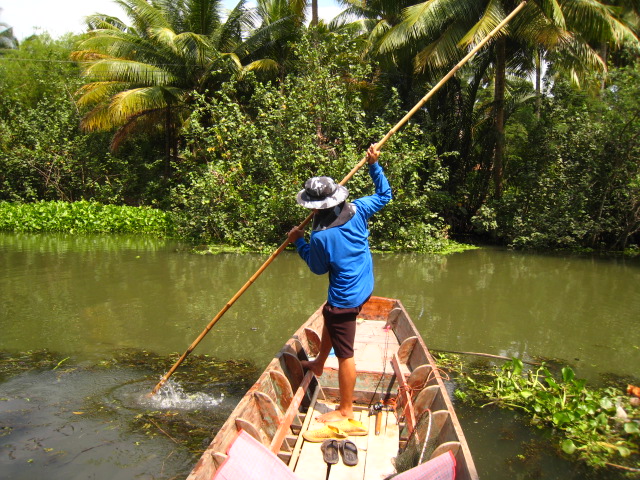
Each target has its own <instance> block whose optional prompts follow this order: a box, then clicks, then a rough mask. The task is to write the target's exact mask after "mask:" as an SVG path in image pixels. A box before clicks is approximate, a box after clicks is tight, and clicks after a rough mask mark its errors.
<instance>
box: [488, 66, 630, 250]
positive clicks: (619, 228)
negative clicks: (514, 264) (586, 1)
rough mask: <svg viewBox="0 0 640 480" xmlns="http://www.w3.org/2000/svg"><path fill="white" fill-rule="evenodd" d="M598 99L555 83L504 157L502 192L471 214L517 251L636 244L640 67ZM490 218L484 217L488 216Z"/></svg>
mask: <svg viewBox="0 0 640 480" xmlns="http://www.w3.org/2000/svg"><path fill="white" fill-rule="evenodd" d="M610 81H611V85H610V87H609V88H608V89H606V90H605V91H604V92H603V93H602V96H601V97H600V98H589V97H588V96H586V95H584V94H581V93H579V92H575V91H573V90H572V89H571V88H570V87H568V86H567V85H565V84H563V83H562V82H557V84H556V85H555V87H554V97H553V99H552V101H551V103H550V105H549V106H548V109H547V111H546V113H545V115H544V116H543V119H542V122H540V123H539V124H538V126H537V127H534V128H533V129H532V130H531V131H529V136H528V138H527V139H526V140H525V141H524V142H523V143H522V145H519V146H518V145H516V146H514V149H515V151H516V153H515V155H513V156H512V157H511V158H510V161H511V162H512V163H511V165H510V166H509V183H508V185H509V186H508V188H507V190H506V191H505V194H504V196H503V198H502V199H500V200H499V201H496V202H491V203H489V204H488V205H487V209H486V210H485V211H484V212H480V213H479V215H477V217H476V223H477V225H478V226H481V224H482V223H483V221H484V222H485V223H486V221H487V219H489V218H490V217H491V215H494V216H495V218H496V219H497V225H494V227H495V230H494V233H495V234H496V235H497V236H499V237H501V238H503V239H504V240H505V241H506V242H507V243H509V244H511V245H512V246H515V247H521V248H580V247H589V248H595V249H615V250H624V249H625V248H627V247H631V246H632V245H634V244H638V243H639V242H640V236H639V232H640V180H639V179H640V162H639V161H638V159H640V137H639V136H638V134H637V132H638V131H640V115H638V111H639V109H640V95H639V93H640V90H639V89H638V88H639V87H638V85H640V67H636V68H626V69H623V70H617V71H613V72H612V73H611V78H610ZM487 215H489V216H487Z"/></svg>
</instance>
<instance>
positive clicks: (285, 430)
mask: <svg viewBox="0 0 640 480" xmlns="http://www.w3.org/2000/svg"><path fill="white" fill-rule="evenodd" d="M322 324H323V319H322V307H320V308H319V309H318V310H317V311H316V312H315V313H314V314H313V315H311V317H309V319H308V320H307V321H306V322H305V323H304V324H303V325H302V326H301V327H300V328H299V329H298V330H297V331H296V332H295V334H294V335H293V336H292V337H291V338H290V339H289V340H288V341H287V342H286V344H285V345H284V347H283V348H282V350H281V351H280V352H278V354H277V355H276V356H275V357H274V359H273V360H272V361H271V362H270V363H269V365H268V366H267V368H266V369H265V371H264V372H263V373H262V375H261V376H260V378H259V379H258V380H257V381H256V383H255V384H254V385H253V386H252V387H251V388H250V389H249V391H248V392H247V393H246V395H245V396H244V397H243V398H242V400H241V401H240V402H239V403H238V405H237V406H236V408H235V409H234V410H233V412H232V413H231V415H230V416H229V418H228V419H227V421H226V422H225V423H224V425H223V426H222V427H221V428H220V430H219V431H218V433H217V435H216V437H215V438H214V439H213V441H212V442H211V444H210V445H209V447H208V448H207V449H206V450H205V452H204V453H203V455H202V456H201V458H200V460H199V461H198V463H197V464H196V465H195V467H194V468H193V470H192V471H191V473H190V475H189V477H188V480H205V479H206V480H209V479H211V478H213V476H214V473H215V471H216V469H217V468H218V467H219V466H220V465H221V463H222V462H223V461H224V459H225V458H226V452H227V451H228V449H229V447H230V444H231V443H232V442H233V441H234V439H235V438H236V436H237V433H238V431H239V430H240V429H244V430H245V431H246V432H247V433H249V434H250V435H251V436H252V437H254V438H256V439H257V440H259V441H260V442H261V443H262V444H263V445H266V446H267V447H269V448H270V449H271V451H272V452H274V453H275V454H277V455H278V457H279V458H280V459H281V460H282V461H283V462H285V463H286V464H287V465H288V466H289V468H290V469H291V470H293V471H294V472H295V473H296V474H297V475H298V476H299V477H300V478H303V479H305V480H313V479H319V480H325V479H326V478H328V479H330V480H338V479H342V478H345V479H346V478H348V479H363V480H369V479H384V478H387V477H389V476H391V475H393V474H394V473H396V464H398V470H400V466H399V459H400V458H401V456H402V454H403V452H406V451H408V447H407V444H408V442H410V443H411V442H413V443H411V446H416V445H417V446H418V447H421V446H424V444H425V441H426V443H427V445H429V449H428V458H424V459H423V461H426V460H428V459H429V458H434V457H436V456H438V455H440V454H443V453H446V452H448V451H451V452H452V454H453V455H454V457H455V459H456V478H457V479H459V480H476V479H477V478H478V475H477V472H476V469H475V466H474V463H473V459H472V457H471V453H470V451H469V448H468V446H467V442H466V440H465V437H464V433H463V432H462V428H461V426H460V423H459V422H458V419H457V417H456V414H455V411H454V409H453V405H452V403H451V399H450V398H449V395H448V393H447V390H446V387H445V383H444V381H443V379H442V377H441V375H440V371H439V370H438V369H437V367H436V364H435V362H434V360H433V357H432V356H431V354H430V353H429V351H428V349H427V347H426V345H425V343H424V341H423V340H422V338H421V336H420V334H419V333H418V331H417V329H416V327H415V325H414V324H413V322H412V320H411V319H410V318H409V315H408V314H407V312H406V310H405V309H404V307H403V306H402V304H401V303H400V301H398V300H395V299H389V298H383V297H371V299H370V300H369V301H368V302H367V303H366V304H365V305H364V307H363V309H362V312H361V313H360V315H359V316H358V320H357V329H356V343H355V363H356V369H357V379H356V387H355V392H354V411H355V415H356V418H357V419H358V420H360V421H361V422H363V423H364V424H365V425H368V426H369V433H368V435H367V436H359V437H350V439H351V440H352V441H354V443H355V444H356V445H357V447H358V457H359V461H358V465H357V466H355V467H347V466H345V465H343V464H342V463H340V462H339V463H338V464H337V465H333V466H332V468H331V469H330V470H329V477H327V476H326V474H327V466H326V464H325V463H324V461H323V456H322V453H321V451H320V443H311V442H307V441H305V440H304V439H303V437H302V433H303V432H304V431H306V430H308V429H309V430H312V429H314V428H317V427H318V426H319V424H317V422H316V420H315V417H317V416H318V415H319V414H320V413H324V412H325V411H328V410H330V409H333V408H335V405H336V404H337V402H338V363H337V359H336V358H335V357H329V359H328V360H327V363H326V364H325V368H324V372H323V374H322V376H321V377H315V376H314V375H313V374H312V373H311V372H306V373H305V372H304V371H303V368H302V365H301V364H300V361H301V360H306V359H308V358H312V357H314V356H315V355H316V354H317V353H318V350H319V347H320V332H322ZM379 402H381V404H382V405H384V404H386V405H387V407H385V408H383V409H381V410H380V409H378V410H372V409H371V406H372V405H376V404H378V403H379ZM389 404H391V407H393V406H395V409H393V408H390V407H389ZM425 419H426V420H425ZM427 436H428V438H426V440H425V437H427ZM418 450H422V448H418ZM418 453H422V451H418ZM405 458H406V456H405Z"/></svg>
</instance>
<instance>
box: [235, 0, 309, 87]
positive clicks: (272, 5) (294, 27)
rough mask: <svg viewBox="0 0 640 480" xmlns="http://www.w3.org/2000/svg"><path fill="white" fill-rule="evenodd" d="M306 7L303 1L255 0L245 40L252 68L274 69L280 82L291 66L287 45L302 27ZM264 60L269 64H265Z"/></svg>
mask: <svg viewBox="0 0 640 480" xmlns="http://www.w3.org/2000/svg"><path fill="white" fill-rule="evenodd" d="M306 6H307V1H306V0H257V5H256V7H255V9H253V11H252V14H251V25H250V27H249V37H248V38H247V39H246V41H245V48H246V49H247V51H250V52H251V53H250V54H249V55H248V56H247V60H248V61H251V62H252V66H251V68H252V69H258V68H259V69H261V70H262V71H275V70H276V67H277V71H278V72H279V77H280V80H283V79H284V76H285V75H286V72H287V71H288V69H289V67H291V65H292V64H293V59H292V58H291V52H292V48H291V45H292V44H293V43H295V42H296V41H297V40H299V38H300V35H301V33H302V31H303V29H304V28H305V21H306V12H305V9H306ZM265 59H268V60H269V61H270V62H271V63H269V64H268V65H266V64H265V63H264V62H265Z"/></svg>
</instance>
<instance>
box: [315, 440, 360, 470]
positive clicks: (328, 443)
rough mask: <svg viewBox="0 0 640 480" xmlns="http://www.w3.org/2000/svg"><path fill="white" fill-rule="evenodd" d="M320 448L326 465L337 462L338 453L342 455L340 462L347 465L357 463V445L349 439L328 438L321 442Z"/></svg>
mask: <svg viewBox="0 0 640 480" xmlns="http://www.w3.org/2000/svg"><path fill="white" fill-rule="evenodd" d="M320 449H321V450H322V458H323V459H324V461H325V463H326V464H327V465H335V464H336V463H338V459H339V455H342V463H344V464H345V465H347V466H348V467H353V466H355V465H357V464H358V447H356V444H355V443H353V442H352V441H351V440H335V439H333V438H330V439H327V440H325V441H324V442H322V445H321V446H320Z"/></svg>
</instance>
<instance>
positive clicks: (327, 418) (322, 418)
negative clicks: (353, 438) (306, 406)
mask: <svg viewBox="0 0 640 480" xmlns="http://www.w3.org/2000/svg"><path fill="white" fill-rule="evenodd" d="M346 418H353V412H351V415H348V414H347V415H345V414H344V413H342V411H340V410H333V411H331V412H326V413H323V414H322V415H319V416H317V417H316V421H317V422H320V423H332V422H340V421H341V420H344V419H346Z"/></svg>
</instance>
